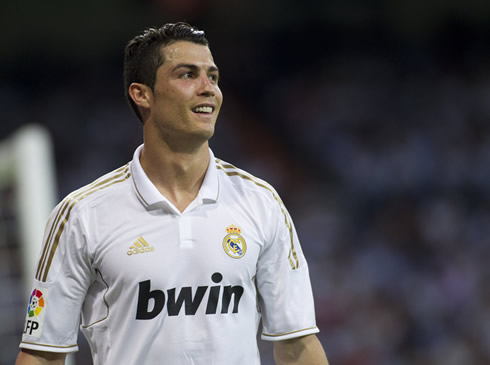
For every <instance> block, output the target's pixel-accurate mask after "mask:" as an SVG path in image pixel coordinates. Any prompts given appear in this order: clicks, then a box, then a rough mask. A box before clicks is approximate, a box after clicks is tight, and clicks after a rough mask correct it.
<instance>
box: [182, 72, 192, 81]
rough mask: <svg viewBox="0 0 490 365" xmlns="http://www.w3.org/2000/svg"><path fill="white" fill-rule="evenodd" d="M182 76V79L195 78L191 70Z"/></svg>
mask: <svg viewBox="0 0 490 365" xmlns="http://www.w3.org/2000/svg"><path fill="white" fill-rule="evenodd" d="M180 78H182V79H193V78H194V74H193V73H192V72H191V71H188V72H185V73H183V74H182V75H180Z"/></svg>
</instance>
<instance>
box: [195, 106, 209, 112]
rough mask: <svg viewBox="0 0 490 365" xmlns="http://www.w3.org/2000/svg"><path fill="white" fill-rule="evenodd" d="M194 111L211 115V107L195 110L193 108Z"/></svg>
mask: <svg viewBox="0 0 490 365" xmlns="http://www.w3.org/2000/svg"><path fill="white" fill-rule="evenodd" d="M194 111H195V112H196V113H212V112H213V108H212V107H211V106H198V107H197V108H194Z"/></svg>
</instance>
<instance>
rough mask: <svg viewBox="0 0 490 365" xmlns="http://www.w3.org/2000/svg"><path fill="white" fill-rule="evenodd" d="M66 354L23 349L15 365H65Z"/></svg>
mask: <svg viewBox="0 0 490 365" xmlns="http://www.w3.org/2000/svg"><path fill="white" fill-rule="evenodd" d="M65 357H66V354H64V353H56V352H45V351H34V350H27V349H21V350H20V352H19V355H18V356H17V361H16V362H15V365H64V363H65Z"/></svg>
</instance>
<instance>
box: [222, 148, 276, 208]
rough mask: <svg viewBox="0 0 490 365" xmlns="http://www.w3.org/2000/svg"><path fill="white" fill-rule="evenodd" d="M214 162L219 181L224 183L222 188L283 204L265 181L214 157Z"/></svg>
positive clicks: (274, 190)
mask: <svg viewBox="0 0 490 365" xmlns="http://www.w3.org/2000/svg"><path fill="white" fill-rule="evenodd" d="M215 163H216V168H217V170H218V175H219V178H220V182H221V181H222V182H223V183H224V188H226V189H231V190H233V191H235V192H237V193H242V194H247V195H255V196H256V197H260V198H261V199H265V200H268V201H269V202H271V203H279V204H280V205H283V203H282V200H281V198H280V197H279V194H278V193H277V191H276V189H274V187H273V186H272V185H270V184H269V183H268V182H267V181H265V180H263V179H260V178H258V177H256V176H254V175H252V174H250V173H249V172H247V171H245V170H242V169H240V168H238V167H236V166H234V165H232V164H230V163H228V162H226V161H223V160H221V159H219V158H216V157H215Z"/></svg>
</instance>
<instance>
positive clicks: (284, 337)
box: [261, 326, 320, 341]
mask: <svg viewBox="0 0 490 365" xmlns="http://www.w3.org/2000/svg"><path fill="white" fill-rule="evenodd" d="M318 332H320V330H319V329H318V327H317V326H314V327H309V328H303V329H301V330H297V331H291V332H285V333H279V334H275V335H271V334H268V333H263V332H262V335H261V338H262V339H263V340H266V341H282V340H287V339H290V338H296V337H301V336H306V335H311V334H314V333H318Z"/></svg>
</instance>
